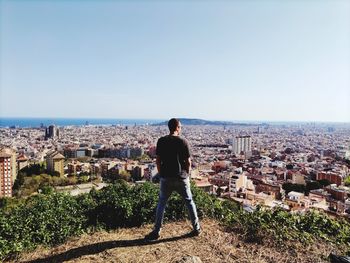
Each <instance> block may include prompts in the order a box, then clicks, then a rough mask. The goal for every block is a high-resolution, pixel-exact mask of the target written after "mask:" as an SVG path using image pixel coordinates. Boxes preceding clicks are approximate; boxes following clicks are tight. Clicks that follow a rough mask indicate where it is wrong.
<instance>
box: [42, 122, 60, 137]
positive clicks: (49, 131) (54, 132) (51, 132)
mask: <svg viewBox="0 0 350 263" xmlns="http://www.w3.org/2000/svg"><path fill="white" fill-rule="evenodd" d="M59 135H60V132H59V130H58V128H57V127H56V126H55V125H50V126H49V127H47V128H46V129H45V139H46V140H47V139H48V138H52V139H53V138H58V137H59Z"/></svg>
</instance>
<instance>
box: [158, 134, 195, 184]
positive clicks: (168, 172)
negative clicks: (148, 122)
mask: <svg viewBox="0 0 350 263" xmlns="http://www.w3.org/2000/svg"><path fill="white" fill-rule="evenodd" d="M157 156H159V157H160V161H161V170H160V174H161V176H162V177H181V178H186V177H187V176H188V174H187V172H186V159H188V158H189V157H190V150H189V146H188V143H187V141H186V140H185V139H183V138H180V137H179V136H173V135H167V136H164V137H161V138H160V139H159V140H158V142H157Z"/></svg>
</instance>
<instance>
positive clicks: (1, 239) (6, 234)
mask: <svg viewBox="0 0 350 263" xmlns="http://www.w3.org/2000/svg"><path fill="white" fill-rule="evenodd" d="M85 221H86V218H85V217H84V216H83V215H82V213H81V211H80V209H79V204H78V202H77V201H76V199H75V198H73V197H71V196H68V195H64V194H52V195H38V196H34V197H31V198H29V199H27V200H26V202H25V203H24V204H21V205H19V206H18V207H16V208H14V209H12V210H11V212H10V213H4V212H1V213H0V257H1V258H4V257H5V256H7V255H11V254H16V253H18V252H21V251H22V250H24V249H32V248H35V247H36V246H37V245H39V244H43V245H55V244H59V243H62V242H64V241H66V240H67V238H68V237H70V236H74V235H77V234H80V233H81V232H82V231H83V225H84V222H85Z"/></svg>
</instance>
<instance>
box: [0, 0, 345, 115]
mask: <svg viewBox="0 0 350 263" xmlns="http://www.w3.org/2000/svg"><path fill="white" fill-rule="evenodd" d="M0 117H63V118H137V119H142V118H146V119H169V118H171V117H187V118H202V119H207V120H231V121H232V120H233V121H234V120H238V121H239V120H241V121H331V122H350V1H347V0H344V1H341V0H329V1H326V0H324V1H323V0H319V1H316V0H304V1H302V0H295V1H288V0H286V1H277V0H276V1H272V0H269V1H267V0H266V1H265V0H261V1H254V0H248V1H243V0H242V1H234V0H233V1H209V0H207V1H199V0H192V1H191V0H190V1H167V0H165V1H141V0H138V1H136V0H135V1H111V0H109V1H107V0H99V1H97V0H96V1H94V0H87V1H78V0H73V1H68V0H63V1H55V0H51V1H49V0H47V1H45V0H40V1H39V0H37V1H31V0H27V1H24V0H22V1H19V0H0Z"/></svg>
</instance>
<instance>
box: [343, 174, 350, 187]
mask: <svg viewBox="0 0 350 263" xmlns="http://www.w3.org/2000/svg"><path fill="white" fill-rule="evenodd" d="M344 184H345V185H346V186H350V175H348V177H346V178H345V179H344Z"/></svg>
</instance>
